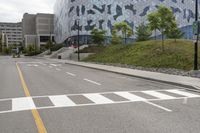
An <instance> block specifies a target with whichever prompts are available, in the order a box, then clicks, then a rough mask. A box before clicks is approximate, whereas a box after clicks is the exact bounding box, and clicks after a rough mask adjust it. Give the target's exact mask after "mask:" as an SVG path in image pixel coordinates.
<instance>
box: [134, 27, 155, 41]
mask: <svg viewBox="0 0 200 133" xmlns="http://www.w3.org/2000/svg"><path fill="white" fill-rule="evenodd" d="M136 35H137V41H146V40H149V39H150V37H151V35H152V32H151V30H150V29H149V27H148V26H147V25H145V24H144V23H142V24H140V25H139V26H138V27H136Z"/></svg>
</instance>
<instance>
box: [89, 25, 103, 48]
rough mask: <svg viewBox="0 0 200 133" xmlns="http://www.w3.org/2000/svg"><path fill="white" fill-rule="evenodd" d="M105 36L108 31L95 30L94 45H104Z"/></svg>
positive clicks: (93, 34)
mask: <svg viewBox="0 0 200 133" xmlns="http://www.w3.org/2000/svg"><path fill="white" fill-rule="evenodd" d="M105 34H106V31H104V30H99V29H96V28H94V29H93V30H92V31H91V36H92V41H93V43H95V44H99V45H101V44H103V42H104V40H105Z"/></svg>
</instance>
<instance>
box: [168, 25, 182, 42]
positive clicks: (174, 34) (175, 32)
mask: <svg viewBox="0 0 200 133" xmlns="http://www.w3.org/2000/svg"><path fill="white" fill-rule="evenodd" d="M183 36H184V33H183V32H182V31H181V30H180V29H178V28H174V29H171V30H170V31H169V32H168V33H167V37H168V38H171V39H174V41H175V42H176V40H177V39H180V38H182V37H183Z"/></svg>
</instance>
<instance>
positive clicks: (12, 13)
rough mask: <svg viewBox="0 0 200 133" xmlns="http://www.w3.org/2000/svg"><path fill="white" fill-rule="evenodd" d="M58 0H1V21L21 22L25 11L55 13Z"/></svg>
mask: <svg viewBox="0 0 200 133" xmlns="http://www.w3.org/2000/svg"><path fill="white" fill-rule="evenodd" d="M55 1H56V0H0V22H19V21H21V19H22V16H23V14H24V13H33V14H35V13H53V6H54V4H55Z"/></svg>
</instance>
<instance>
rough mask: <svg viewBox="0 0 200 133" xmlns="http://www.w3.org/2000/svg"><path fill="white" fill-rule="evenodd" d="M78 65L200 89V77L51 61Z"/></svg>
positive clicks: (66, 61) (67, 61)
mask: <svg viewBox="0 0 200 133" xmlns="http://www.w3.org/2000/svg"><path fill="white" fill-rule="evenodd" d="M52 60H53V61H56V62H61V63H66V64H72V65H78V66H83V67H88V68H93V69H98V70H103V71H109V72H114V73H119V74H124V75H129V76H135V77H139V78H145V79H150V80H155V81H161V82H165V83H170V84H175V85H182V86H186V87H190V88H195V89H199V90H200V79H199V78H192V77H185V76H178V75H170V74H164V73H158V72H149V71H142V70H135V69H130V68H121V67H116V66H107V65H100V64H93V63H85V62H76V61H70V60H58V59H51V61H52Z"/></svg>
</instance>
